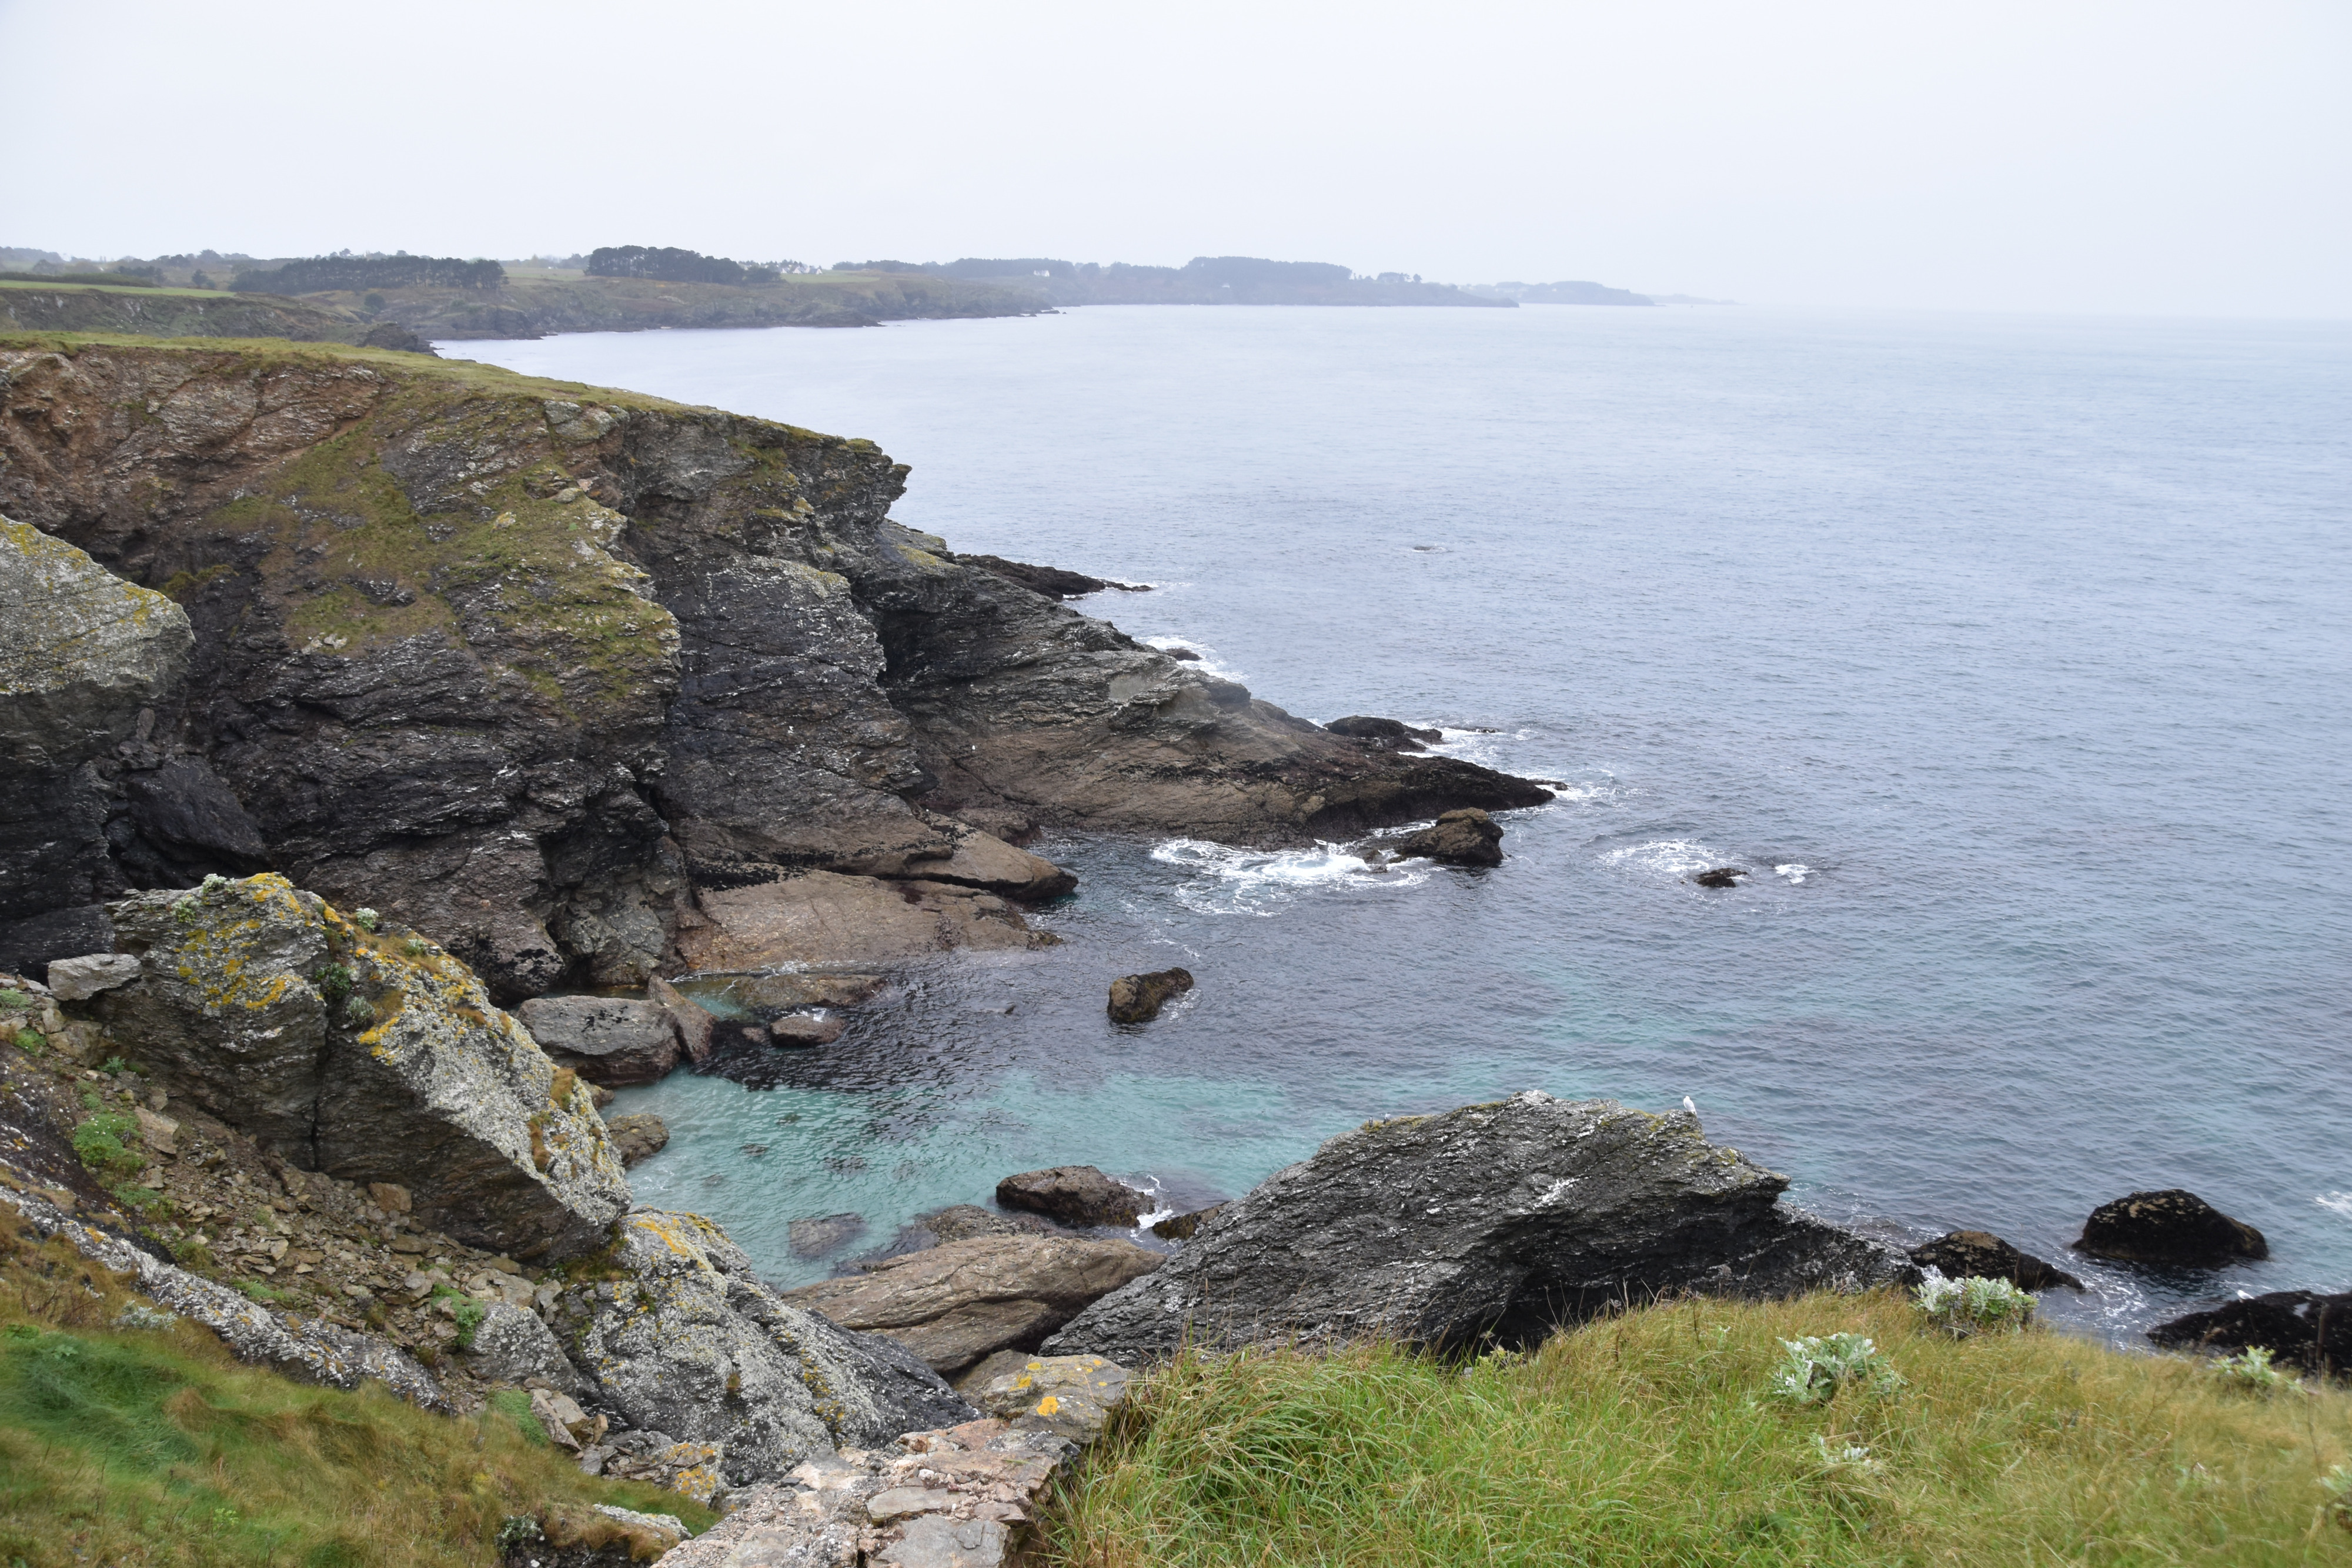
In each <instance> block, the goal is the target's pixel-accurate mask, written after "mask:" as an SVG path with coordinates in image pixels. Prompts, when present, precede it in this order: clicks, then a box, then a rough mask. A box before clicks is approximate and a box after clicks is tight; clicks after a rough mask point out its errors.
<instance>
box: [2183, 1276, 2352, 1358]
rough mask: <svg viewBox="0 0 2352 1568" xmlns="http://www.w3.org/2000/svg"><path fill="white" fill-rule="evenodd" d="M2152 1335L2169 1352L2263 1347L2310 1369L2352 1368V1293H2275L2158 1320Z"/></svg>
mask: <svg viewBox="0 0 2352 1568" xmlns="http://www.w3.org/2000/svg"><path fill="white" fill-rule="evenodd" d="M2147 1337H2148V1338H2149V1339H2151V1340H2154V1341H2155V1342H2156V1343H2158V1344H2160V1345H2162V1346H2164V1347H2165V1348H2166V1349H2168V1350H2230V1351H2236V1350H2245V1349H2247V1348H2249V1347H2250V1346H2253V1345H2260V1346H2262V1347H2263V1349H2265V1350H2268V1351H2270V1352H2271V1353H2272V1354H2273V1355H2275V1356H2277V1358H2278V1359H2279V1360H2281V1361H2284V1362H2289V1363H2292V1364H2294V1365H2296V1366H2299V1367H2301V1368H2303V1369H2304V1370H2305V1372H2314V1373H2324V1374H2334V1373H2342V1372H2344V1371H2346V1370H2347V1368H2352V1291H2343V1292H2339V1293H2337V1294H2335V1295H2322V1294H2320V1293H2318V1292H2316V1291H2271V1292H2269V1293H2268V1294H2266V1295H2260V1296H2249V1297H2247V1298H2245V1299H2243V1300H2241V1301H2224V1302H2222V1303H2221V1305H2220V1306H2218V1307H2212V1308H2210V1309H2208V1310H2206V1311H2204V1312H2189V1313H2188V1314H2187V1315H2185V1316H2182V1317H2178V1318H2175V1319H2173V1320H2172V1321H2171V1322H2167V1323H2158V1325H2157V1326H2156V1327H2154V1328H2152V1329H2150V1330H2148V1331H2147Z"/></svg>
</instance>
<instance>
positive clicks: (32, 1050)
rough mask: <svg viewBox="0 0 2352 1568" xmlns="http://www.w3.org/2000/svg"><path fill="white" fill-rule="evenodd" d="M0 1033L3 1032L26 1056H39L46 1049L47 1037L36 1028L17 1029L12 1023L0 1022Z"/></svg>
mask: <svg viewBox="0 0 2352 1568" xmlns="http://www.w3.org/2000/svg"><path fill="white" fill-rule="evenodd" d="M0 1034H5V1035H6V1036H7V1037H8V1039H9V1040H11V1041H12V1042H13V1043H14V1044H15V1045H16V1049H17V1050H18V1051H23V1052H24V1053H25V1054H26V1056H40V1055H43V1054H45V1053H46V1052H47V1050H48V1044H49V1042H48V1039H47V1036H45V1035H43V1034H42V1033H41V1031H40V1030H37V1029H18V1028H16V1026H15V1025H13V1024H5V1023H0Z"/></svg>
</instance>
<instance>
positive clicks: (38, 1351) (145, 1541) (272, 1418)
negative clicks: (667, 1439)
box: [0, 1227, 713, 1568]
mask: <svg viewBox="0 0 2352 1568" xmlns="http://www.w3.org/2000/svg"><path fill="white" fill-rule="evenodd" d="M134 1302H141V1298H139V1297H137V1296H135V1295H133V1294H130V1293H127V1292H126V1291H124V1290H123V1288H122V1281H120V1280H118V1279H117V1278H116V1277H115V1276H113V1275H111V1274H110V1273H109V1272H108V1271H107V1270H103V1269H100V1268H99V1267H97V1266H96V1265H94V1264H91V1263H89V1262H88V1261H87V1260H84V1259H82V1258H81V1257H80V1256H79V1254H77V1253H75V1252H74V1251H73V1250H72V1249H69V1248H68V1247H66V1246H65V1245H64V1244H63V1243H61V1242H54V1241H53V1242H49V1243H46V1244H35V1243H33V1242H31V1241H29V1240H27V1239H24V1238H22V1237H19V1236H17V1235H16V1234H15V1233H14V1228H13V1227H0V1563H7V1564H8V1565H9V1568H18V1565H19V1564H21V1565H23V1568H87V1565H88V1564H90V1563H107V1564H113V1565H120V1568H133V1565H144V1564H173V1565H181V1564H185V1565H191V1568H194V1565H205V1568H211V1565H214V1564H218V1565H221V1568H227V1565H230V1564H237V1565H246V1564H284V1565H288V1568H294V1565H300V1568H358V1565H361V1564H380V1565H383V1568H412V1565H414V1568H425V1565H426V1564H434V1565H439V1564H457V1563H465V1564H475V1565H478V1564H483V1563H490V1562H492V1561H494V1560H495V1558H496V1548H495V1542H496V1540H497V1536H498V1532H499V1525H500V1523H501V1521H504V1520H505V1519H506V1518H507V1517H509V1515H514V1514H521V1513H531V1512H536V1511H539V1510H540V1509H541V1508H543V1507H545V1506H548V1505H551V1504H562V1503H572V1504H584V1503H588V1502H612V1503H619V1504H621V1505H622V1506H624V1507H627V1508H635V1509H640V1510H644V1511H650V1512H658V1513H674V1514H677V1515H678V1516H680V1517H681V1518H683V1519H685V1520H686V1521H687V1522H688V1525H689V1526H690V1527H691V1528H694V1529H697V1530H700V1529H703V1528H706V1527H707V1526H708V1525H709V1523H710V1522H711V1521H712V1519H713V1516H712V1515H711V1514H709V1512H707V1511H703V1510H701V1509H698V1508H697V1507H696V1506H695V1505H694V1504H692V1503H690V1502H688V1501H687V1500H685V1499H684V1498H681V1497H679V1496H677V1494H675V1493H672V1492H667V1491H661V1490H656V1489H654V1488H650V1487H642V1486H632V1485H628V1484H626V1483H623V1482H616V1481H606V1480H600V1479H592V1478H590V1477H587V1476H583V1475H582V1474H581V1473H580V1471H579V1469H578V1467H577V1466H575V1465H573V1464H572V1462H570V1460H568V1459H567V1458H564V1457H563V1456H562V1455H561V1454H560V1453H559V1452H557V1451H556V1450H554V1449H551V1448H548V1447H547V1446H545V1443H544V1439H543V1438H542V1437H540V1436H539V1434H538V1433H537V1431H536V1424H535V1423H530V1422H529V1419H528V1416H525V1417H524V1420H523V1421H522V1422H520V1423H519V1422H518V1421H517V1420H516V1419H515V1418H514V1416H511V1415H509V1414H507V1413H506V1412H504V1411H501V1410H497V1409H492V1410H487V1411H485V1412H484V1413H483V1414H482V1415H481V1416H477V1417H473V1418H469V1419H459V1418H454V1417H450V1416H435V1415H430V1414H428V1413H426V1412H425V1411H422V1410H418V1409H416V1408H415V1406H410V1405H406V1404H404V1403H402V1402H401V1401H399V1400H398V1399H395V1398H394V1397H393V1396H390V1395H388V1394H385V1393H383V1392H381V1391H371V1392H363V1393H358V1394H345V1393H341V1392H338V1391H336V1390H333V1389H324V1388H314V1387H310V1386H309V1385H304V1384H299V1383H294V1382H291V1381H289V1380H288V1379H286V1378H282V1377H279V1376H278V1375H275V1374H272V1373H268V1372H263V1371H260V1370H257V1369H256V1368H252V1367H247V1366H241V1365H239V1364H237V1363H236V1362H235V1361H233V1360H232V1359H231V1358H230V1357H229V1355H228V1354H227V1352H226V1350H225V1349H223V1348H222V1346H221V1345H220V1343H219V1342H218V1341H217V1340H215V1339H214V1338H213V1336H212V1335H211V1334H209V1333H206V1332H205V1331H203V1330H201V1329H197V1328H194V1327H192V1326H190V1325H188V1324H185V1323H182V1324H180V1325H178V1326H176V1327H173V1328H170V1329H165V1330H161V1331H158V1330H138V1329H118V1328H115V1327H113V1326H111V1325H113V1324H115V1323H116V1322H117V1320H118V1319H119V1317H120V1315H121V1312H122V1311H123V1308H124V1307H125V1306H126V1305H128V1304H131V1303H134ZM141 1304H144V1303H143V1302H142V1303H141ZM509 1402H511V1401H510V1400H509Z"/></svg>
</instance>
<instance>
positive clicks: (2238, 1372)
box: [2207, 1344, 2295, 1398]
mask: <svg viewBox="0 0 2352 1568" xmlns="http://www.w3.org/2000/svg"><path fill="white" fill-rule="evenodd" d="M2207 1370H2208V1371H2209V1372H2210V1373H2211V1374H2212V1375H2213V1376H2214V1377H2215V1378H2217V1379H2218V1380H2220V1382H2221V1385H2222V1386H2223V1387H2224V1388H2235V1389H2238V1390H2240V1391H2242V1392H2243V1393H2247V1394H2259V1395H2261V1396H2263V1397H2264V1398H2268V1397H2269V1396H2272V1395H2273V1394H2276V1393H2278V1392H2279V1391H2280V1390H2282V1389H2286V1388H2293V1387H2294V1386H2295V1380H2294V1378H2292V1377H2289V1376H2288V1375H2286V1374H2285V1373H2284V1372H2281V1371H2280V1370H2279V1369H2278V1368H2276V1367H2274V1366H2273V1365H2272V1364H2271V1353H2270V1352H2269V1351H2268V1350H2267V1349H2265V1348H2263V1346H2261V1345H2258V1344H2254V1345H2248V1346H2247V1347H2246V1348H2245V1349H2243V1350H2242V1351H2240V1352H2239V1353H2238V1354H2235V1355H2224V1356H2221V1357H2218V1358H2216V1359H2215V1360H2214V1361H2213V1362H2211V1363H2210V1364H2209V1365H2208V1367H2207Z"/></svg>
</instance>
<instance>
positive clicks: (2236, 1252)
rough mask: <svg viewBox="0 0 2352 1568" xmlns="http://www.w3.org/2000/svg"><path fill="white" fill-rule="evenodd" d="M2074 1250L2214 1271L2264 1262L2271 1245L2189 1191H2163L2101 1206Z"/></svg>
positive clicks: (2170, 1189) (2101, 1255)
mask: <svg viewBox="0 0 2352 1568" xmlns="http://www.w3.org/2000/svg"><path fill="white" fill-rule="evenodd" d="M2074 1247H2075V1249H2076V1250H2077V1251H2081V1252H2087V1253H2089V1254H2090V1255H2091V1256H2092V1257H2094V1258H2114V1259H2116V1260H2121V1261H2123V1262H2126V1263H2168V1264H2172V1265H2175V1266H2177V1267H2181V1268H2190V1269H2218V1268H2220V1267H2221V1265H2223V1264H2225V1263H2228V1262H2231V1261H2232V1260H2236V1259H2240V1258H2267V1257H2269V1256H2270V1255H2271V1249H2270V1243H2269V1242H2267V1241H2265V1240H2263V1233H2262V1232H2261V1231H2259V1230H2257V1229H2255V1228H2253V1227H2252V1226H2251V1225H2248V1224H2246V1223H2245V1222H2244V1221H2242V1220H2237V1219H2232V1218H2230V1217H2229V1216H2228V1215H2226V1214H2224V1213H2222V1212H2221V1210H2220V1209H2218V1208H2216V1207H2213V1206H2212V1205H2211V1204H2210V1203H2208V1202H2206V1201H2205V1200H2204V1199H2203V1198H2201V1197H2198V1196H2197V1195H2196V1194H2195V1193H2193V1192H2184V1191H2182V1190H2181V1189H2180V1188H2179V1187H2167V1188H2165V1189H2163V1190H2162V1191H2158V1192H2136V1193H2132V1194H2131V1195H2129V1196H2128V1197H2119V1198H2116V1200H2115V1201H2114V1202H2113V1203H2103V1204H2101V1205H2099V1207H2096V1208H2095V1209H2093V1210H2092V1211H2091V1218H2089V1219H2087V1220H2085V1221H2084V1223H2083V1235H2082V1239H2080V1240H2078V1241H2076V1242H2075V1243H2074Z"/></svg>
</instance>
